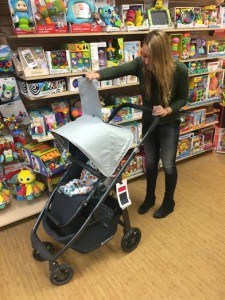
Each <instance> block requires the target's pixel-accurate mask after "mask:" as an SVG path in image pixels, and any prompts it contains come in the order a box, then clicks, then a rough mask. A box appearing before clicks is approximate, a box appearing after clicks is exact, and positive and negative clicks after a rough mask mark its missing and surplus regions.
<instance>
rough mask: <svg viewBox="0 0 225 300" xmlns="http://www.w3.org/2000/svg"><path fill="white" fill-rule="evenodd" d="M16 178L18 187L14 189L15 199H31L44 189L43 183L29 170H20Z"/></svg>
mask: <svg viewBox="0 0 225 300" xmlns="http://www.w3.org/2000/svg"><path fill="white" fill-rule="evenodd" d="M17 179H18V182H19V187H17V189H16V190H17V191H16V196H17V197H16V198H17V200H33V199H34V198H37V197H38V196H40V194H41V192H42V191H44V189H45V184H44V183H43V182H40V181H37V180H36V176H35V174H34V173H33V172H31V170H21V171H20V172H19V173H18V175H17Z"/></svg>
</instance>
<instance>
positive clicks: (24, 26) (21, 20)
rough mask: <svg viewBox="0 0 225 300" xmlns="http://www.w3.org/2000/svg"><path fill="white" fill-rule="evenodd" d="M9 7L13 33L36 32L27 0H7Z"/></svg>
mask: <svg viewBox="0 0 225 300" xmlns="http://www.w3.org/2000/svg"><path fill="white" fill-rule="evenodd" d="M9 7H10V12H11V17H12V21H13V30H14V33H16V34H26V33H35V32H36V29H35V25H34V18H33V14H32V10H31V5H30V1H29V0H9Z"/></svg>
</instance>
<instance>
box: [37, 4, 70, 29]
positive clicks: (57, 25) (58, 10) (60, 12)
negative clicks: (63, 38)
mask: <svg viewBox="0 0 225 300" xmlns="http://www.w3.org/2000/svg"><path fill="white" fill-rule="evenodd" d="M31 5H32V10H33V13H34V19H35V23H36V28H37V32H38V33H66V32H67V31H68V29H67V23H66V5H65V1H64V0H51V1H50V0H31Z"/></svg>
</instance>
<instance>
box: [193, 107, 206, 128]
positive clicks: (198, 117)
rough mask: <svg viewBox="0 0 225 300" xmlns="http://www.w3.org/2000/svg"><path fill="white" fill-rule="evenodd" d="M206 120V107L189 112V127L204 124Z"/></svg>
mask: <svg viewBox="0 0 225 300" xmlns="http://www.w3.org/2000/svg"><path fill="white" fill-rule="evenodd" d="M205 120H206V109H205V108H201V109H196V110H192V111H191V112H190V129H197V128H198V127H201V126H204V125H205Z"/></svg>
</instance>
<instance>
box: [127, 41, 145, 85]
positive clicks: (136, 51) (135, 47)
mask: <svg viewBox="0 0 225 300" xmlns="http://www.w3.org/2000/svg"><path fill="white" fill-rule="evenodd" d="M140 55H141V42H140V41H125V42H124V61H125V63H126V62H130V61H132V60H133V59H134V58H136V57H138V56H140ZM126 78H127V83H135V82H137V81H138V79H137V77H136V76H134V75H128V76H127V77H126Z"/></svg>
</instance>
